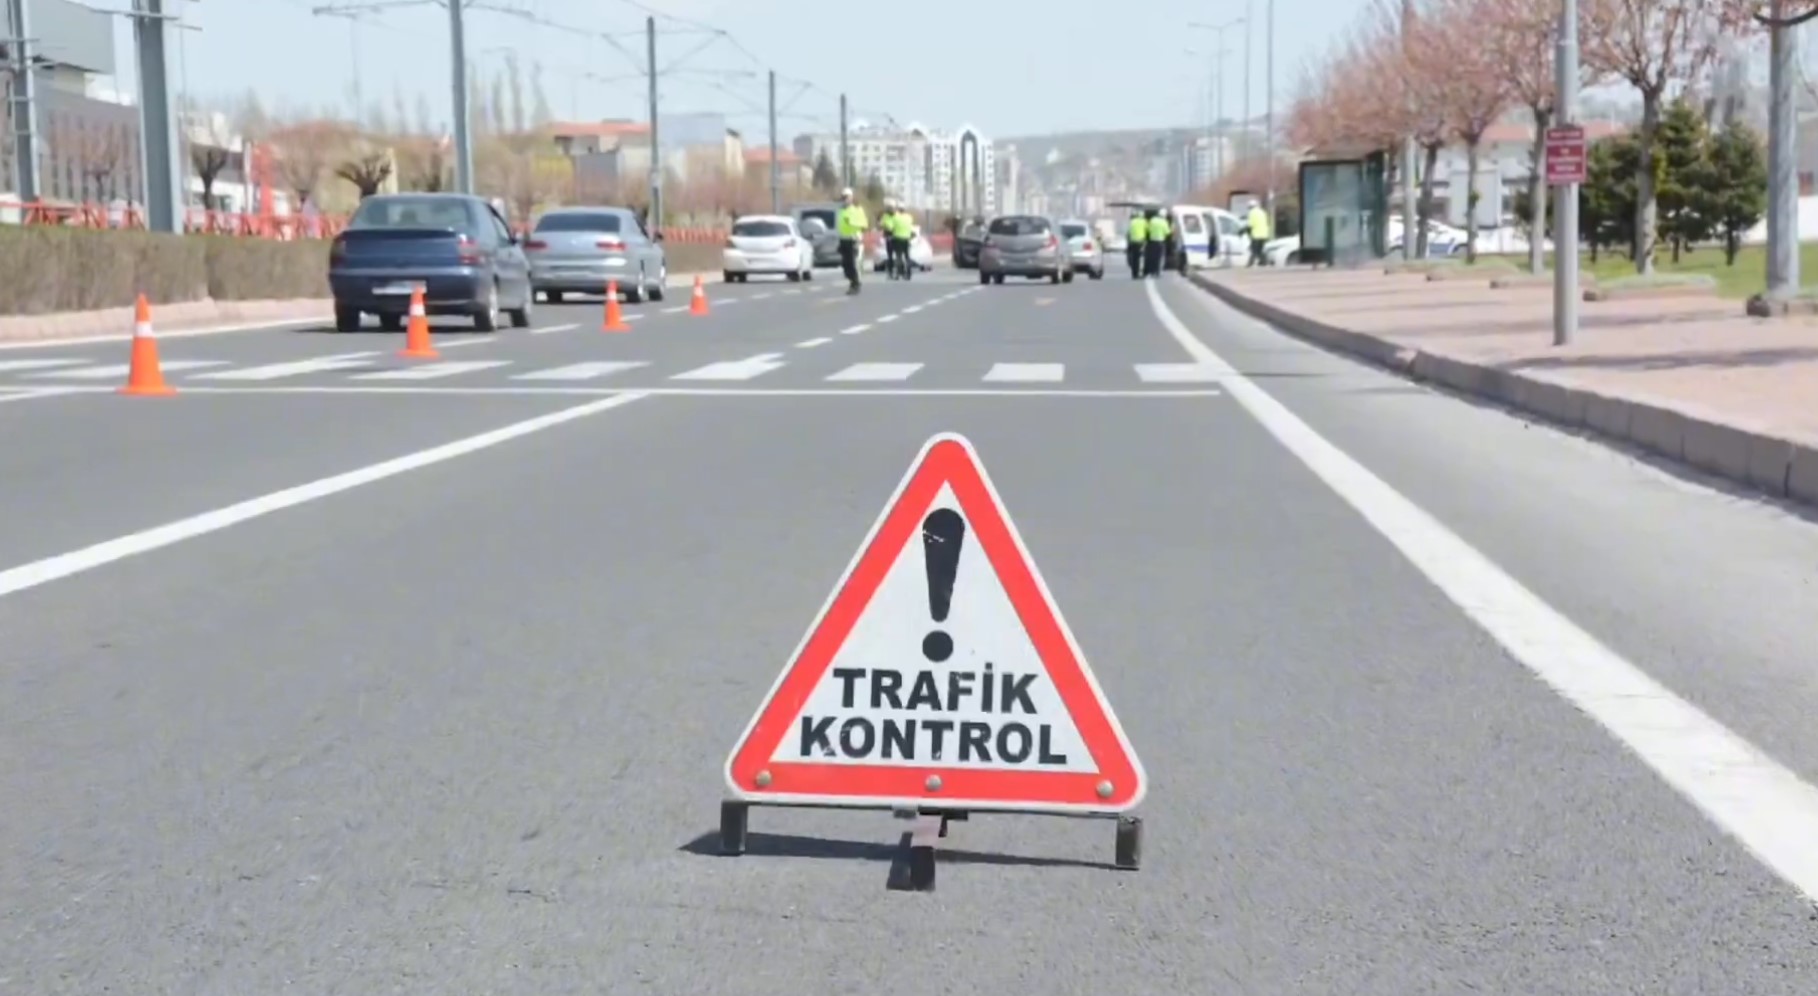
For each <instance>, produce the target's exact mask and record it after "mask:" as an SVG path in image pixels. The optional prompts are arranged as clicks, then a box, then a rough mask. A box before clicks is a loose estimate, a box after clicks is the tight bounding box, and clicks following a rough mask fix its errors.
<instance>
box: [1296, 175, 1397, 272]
mask: <svg viewBox="0 0 1818 996" xmlns="http://www.w3.org/2000/svg"><path fill="white" fill-rule="evenodd" d="M1388 167H1389V161H1388V154H1387V153H1385V152H1383V151H1382V150H1379V149H1374V150H1373V149H1364V148H1342V147H1335V148H1325V149H1315V150H1313V151H1312V153H1310V154H1309V155H1308V157H1307V158H1306V159H1305V160H1303V161H1302V162H1301V164H1300V257H1301V259H1302V260H1303V261H1305V262H1308V263H1324V264H1325V265H1327V266H1357V265H1359V264H1362V263H1365V262H1368V261H1370V260H1375V259H1381V258H1382V257H1383V256H1384V255H1386V254H1387V252H1388V246H1387V242H1386V235H1387V233H1386V231H1385V221H1386V220H1387V218H1388V214H1389V211H1388V207H1389V204H1388V201H1389V188H1388Z"/></svg>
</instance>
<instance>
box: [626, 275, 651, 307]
mask: <svg viewBox="0 0 1818 996" xmlns="http://www.w3.org/2000/svg"><path fill="white" fill-rule="evenodd" d="M646 287H647V285H646V284H645V283H644V271H643V270H639V271H638V278H637V279H636V280H633V281H632V282H631V285H630V286H628V287H626V288H625V303H626V304H643V303H644V292H645V288H646Z"/></svg>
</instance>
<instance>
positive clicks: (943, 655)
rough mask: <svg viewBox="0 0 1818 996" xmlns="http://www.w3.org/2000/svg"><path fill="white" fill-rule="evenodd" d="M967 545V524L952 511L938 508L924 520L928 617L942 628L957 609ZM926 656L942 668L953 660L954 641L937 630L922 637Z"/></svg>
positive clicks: (923, 650)
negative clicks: (962, 552)
mask: <svg viewBox="0 0 1818 996" xmlns="http://www.w3.org/2000/svg"><path fill="white" fill-rule="evenodd" d="M965 542H966V520H965V519H964V518H962V517H961V516H960V514H959V513H958V512H956V511H954V510H953V509H950V508H937V509H935V510H934V511H932V512H929V513H928V517H927V518H926V519H923V520H922V556H923V558H924V559H925V560H926V562H927V565H928V615H930V616H932V617H933V618H934V621H935V623H936V624H937V625H938V624H940V623H944V622H946V621H947V613H948V611H949V610H951V609H952V608H953V582H954V579H955V578H957V577H958V576H959V559H960V547H961V545H963V544H964V543H965ZM922 656H923V657H926V658H928V659H929V660H931V661H933V662H935V663H936V664H939V663H940V662H942V661H944V660H946V659H947V658H949V657H952V656H953V637H951V636H948V635H947V634H946V633H945V632H943V631H941V630H939V629H936V630H934V631H933V632H930V633H929V634H928V635H927V636H925V637H922Z"/></svg>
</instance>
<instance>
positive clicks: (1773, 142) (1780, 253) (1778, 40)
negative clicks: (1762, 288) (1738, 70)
mask: <svg viewBox="0 0 1818 996" xmlns="http://www.w3.org/2000/svg"><path fill="white" fill-rule="evenodd" d="M1769 10H1770V11H1771V14H1770V16H1771V17H1772V18H1773V23H1772V24H1771V26H1770V27H1769V29H1768V31H1769V34H1768V60H1769V61H1768V92H1769V97H1768V195H1767V251H1768V258H1767V288H1766V290H1767V293H1766V295H1765V296H1766V297H1767V299H1768V300H1770V301H1775V300H1786V299H1788V298H1791V297H1793V296H1795V295H1797V294H1798V293H1799V173H1798V169H1799V166H1798V158H1799V123H1798V113H1797V108H1796V100H1795V97H1794V92H1793V80H1794V78H1795V77H1796V76H1797V75H1798V74H1799V29H1798V28H1797V27H1790V26H1788V25H1786V24H1785V23H1784V22H1785V20H1786V16H1787V12H1786V0H1773V3H1772V5H1771V6H1770V7H1769Z"/></svg>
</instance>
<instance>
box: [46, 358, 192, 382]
mask: <svg viewBox="0 0 1818 996" xmlns="http://www.w3.org/2000/svg"><path fill="white" fill-rule="evenodd" d="M159 366H160V367H162V368H163V370H164V372H165V373H175V372H177V371H180V370H204V369H207V368H208V367H224V366H227V361H226V360H165V361H164V362H162V363H160V364H159ZM130 369H131V367H129V366H128V365H127V364H125V363H114V364H110V365H108V366H104V367H83V368H81V369H80V370H46V371H43V372H41V373H35V374H29V375H28V376H31V377H68V378H69V379H71V380H107V379H108V378H111V377H124V376H126V374H127V371H128V370H130Z"/></svg>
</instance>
